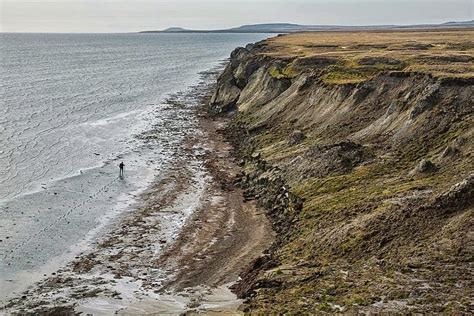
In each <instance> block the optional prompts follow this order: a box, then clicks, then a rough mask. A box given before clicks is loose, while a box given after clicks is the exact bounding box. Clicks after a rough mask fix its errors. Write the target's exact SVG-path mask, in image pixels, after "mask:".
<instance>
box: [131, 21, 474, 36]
mask: <svg viewBox="0 0 474 316" xmlns="http://www.w3.org/2000/svg"><path fill="white" fill-rule="evenodd" d="M464 27H474V20H470V21H459V22H446V23H442V24H416V25H365V26H350V25H300V24H292V23H268V24H250V25H242V26H239V27H236V28H230V29H223V30H188V29H184V28H181V27H171V28H168V29H166V30H163V31H142V32H140V33H294V32H310V31H351V30H384V29H420V28H427V29H428V28H429V29H433V28H464Z"/></svg>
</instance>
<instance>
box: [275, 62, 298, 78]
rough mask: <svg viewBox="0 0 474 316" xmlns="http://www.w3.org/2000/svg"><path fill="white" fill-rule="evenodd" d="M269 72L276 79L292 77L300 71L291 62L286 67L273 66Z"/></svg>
mask: <svg viewBox="0 0 474 316" xmlns="http://www.w3.org/2000/svg"><path fill="white" fill-rule="evenodd" d="M268 73H269V74H270V76H271V77H272V78H275V79H292V78H294V77H296V76H297V75H298V72H297V71H296V70H295V69H294V68H293V67H292V66H291V64H290V65H287V66H285V67H284V68H281V67H278V66H271V67H270V69H269V70H268Z"/></svg>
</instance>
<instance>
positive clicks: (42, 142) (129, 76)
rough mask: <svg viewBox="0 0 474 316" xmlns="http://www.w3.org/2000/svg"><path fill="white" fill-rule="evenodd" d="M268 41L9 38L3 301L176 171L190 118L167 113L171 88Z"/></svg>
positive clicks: (1, 180) (0, 225) (0, 254)
mask: <svg viewBox="0 0 474 316" xmlns="http://www.w3.org/2000/svg"><path fill="white" fill-rule="evenodd" d="M266 37H268V36H267V35H265V34H113V35H112V34H107V35H105V34H96V35H92V34H88V35H86V34H76V35H70V34H0V166H1V167H0V240H1V241H0V301H1V300H2V299H4V298H5V297H7V296H9V295H11V294H13V292H14V291H18V290H19V289H20V288H21V287H22V286H24V285H25V284H24V283H25V281H24V280H25V278H24V275H29V274H31V275H37V276H38V277H39V276H40V275H41V274H42V273H43V272H45V273H46V272H50V271H46V270H44V267H45V266H48V264H49V265H51V263H52V262H55V263H57V264H61V263H62V262H63V261H64V260H66V257H67V256H65V254H68V253H69V254H71V255H73V249H77V245H79V244H81V242H82V243H84V240H86V239H87V240H89V241H91V240H93V236H94V234H95V233H96V231H97V230H98V229H99V228H101V227H103V226H106V224H107V223H108V221H110V220H111V219H112V218H114V217H115V216H116V215H117V214H120V212H123V211H125V210H128V209H130V208H131V207H133V203H136V202H137V201H135V197H136V196H137V195H138V194H139V193H140V192H142V191H143V190H144V189H145V188H146V187H147V186H148V185H149V184H150V183H151V182H152V181H153V179H154V178H155V177H157V176H159V175H160V173H163V172H166V168H167V166H168V164H169V163H170V162H171V161H172V159H173V153H174V152H175V150H176V147H177V146H179V145H180V140H181V138H182V136H183V135H182V133H180V128H181V127H183V126H185V125H186V124H188V123H189V122H187V119H184V118H180V116H179V115H180V114H179V112H173V111H165V110H164V107H163V99H164V98H165V97H166V96H167V95H168V94H170V93H174V92H177V91H182V90H184V89H186V87H188V86H190V85H191V84H193V83H195V82H196V81H197V80H198V73H199V72H200V71H204V70H207V69H210V68H212V67H214V66H216V65H217V64H218V63H219V61H220V60H222V59H224V58H226V57H227V56H228V55H229V53H230V52H231V50H232V49H233V48H235V47H236V46H242V45H245V44H246V43H249V42H255V41H258V40H261V39H263V38H266ZM151 129H153V130H154V131H155V132H157V133H158V134H159V135H160V137H158V138H156V137H154V138H152V139H149V138H146V137H143V136H144V135H145V136H146V135H147V133H146V132H147V131H148V130H151ZM137 135H142V137H137ZM120 161H124V162H125V165H126V166H125V177H124V178H119V177H118V167H117V165H118V163H119V162H120ZM33 279H34V278H33V277H32V278H31V281H33Z"/></svg>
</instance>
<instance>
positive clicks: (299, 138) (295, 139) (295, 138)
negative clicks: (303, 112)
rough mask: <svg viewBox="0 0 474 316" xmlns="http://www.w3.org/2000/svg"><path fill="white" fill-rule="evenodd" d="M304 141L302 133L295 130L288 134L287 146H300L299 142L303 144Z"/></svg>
mask: <svg viewBox="0 0 474 316" xmlns="http://www.w3.org/2000/svg"><path fill="white" fill-rule="evenodd" d="M304 139H305V135H304V133H303V132H302V131H300V130H296V131H293V133H291V134H290V137H289V139H288V144H289V145H290V146H294V145H298V144H301V142H303V140H304Z"/></svg>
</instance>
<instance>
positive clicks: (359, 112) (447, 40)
mask: <svg viewBox="0 0 474 316" xmlns="http://www.w3.org/2000/svg"><path fill="white" fill-rule="evenodd" d="M401 33H402V35H403V36H402V35H400V34H399V33H396V32H395V33H394V32H386V33H385V34H380V33H377V34H376V38H377V43H375V44H377V45H378V46H377V47H375V46H374V47H372V46H373V45H372V46H371V45H366V46H361V45H359V46H358V47H351V45H353V42H354V41H355V40H356V39H357V37H361V36H362V37H364V38H370V33H368V34H360V33H345V35H337V36H336V40H335V39H333V38H331V37H327V38H331V40H330V41H329V40H326V41H325V40H324V36H322V35H321V34H314V35H311V34H304V35H301V34H300V35H298V34H295V35H288V36H282V37H276V38H273V39H270V40H267V41H264V42H261V43H257V44H256V45H249V46H247V47H246V48H238V49H236V50H235V51H234V52H233V53H232V55H231V59H230V62H229V64H228V65H227V68H226V69H225V71H224V72H223V73H222V74H221V76H220V78H219V79H218V82H217V86H216V90H215V93H214V96H213V98H212V100H211V102H210V106H209V110H210V112H212V113H214V114H216V115H226V116H229V115H230V116H232V123H231V124H230V125H229V127H228V135H230V136H229V137H230V138H231V139H232V140H233V142H234V144H235V155H236V156H238V157H239V158H240V159H241V161H240V164H241V165H242V167H243V170H244V171H243V172H242V174H240V175H238V176H237V182H238V183H239V185H240V186H241V187H242V188H244V190H245V191H244V197H245V198H246V199H248V200H253V199H255V200H257V201H258V203H259V205H260V206H262V207H263V208H264V209H265V210H266V214H267V217H268V218H269V219H270V220H271V222H272V224H273V228H274V230H275V231H276V232H277V240H276V241H275V243H274V244H273V246H272V247H271V248H270V249H269V254H268V255H266V256H263V257H261V258H259V259H257V260H256V261H254V262H253V263H252V264H251V265H250V266H249V267H248V268H247V270H246V272H244V273H243V274H242V275H241V278H242V280H241V281H240V282H239V283H238V284H237V285H236V286H234V290H235V291H236V293H238V295H239V296H240V297H241V298H244V299H246V301H245V304H244V307H243V308H244V310H245V311H253V312H258V311H260V312H270V311H273V312H315V311H318V310H319V311H327V312H337V311H344V312H350V311H355V312H379V311H383V312H456V313H457V312H463V313H470V312H473V311H474V310H473V305H472V298H473V292H472V288H473V284H472V280H473V268H472V260H473V238H472V237H473V235H472V227H473V210H474V170H473V165H474V159H473V139H474V138H473V136H474V122H473V111H474V104H473V100H472V96H473V95H474V86H473V83H474V79H473V76H472V72H471V70H472V69H473V68H472V67H473V64H472V63H473V62H472V61H473V53H472V52H473V44H472V42H469V41H468V40H466V39H465V38H464V34H461V33H457V35H456V33H455V32H454V33H452V34H450V36H447V35H446V34H445V33H438V32H425V33H424V34H421V35H420V34H417V35H414V34H412V36H411V37H410V35H409V34H408V35H404V34H406V32H401ZM312 36H314V38H312ZM400 38H402V39H400ZM403 38H413V39H414V40H413V41H411V42H406V43H403ZM337 39H339V40H337ZM394 39H397V40H394ZM384 41H385V44H384ZM440 41H443V43H444V47H445V48H446V49H445V50H442V49H441V48H440V50H439V51H437V52H434V51H433V50H435V49H438V48H439V46H437V45H439V43H440ZM375 44H374V45H375ZM405 44H406V45H405ZM408 44H410V45H409V47H408V46H407V45H408ZM403 45H405V46H403ZM436 47H438V48H436ZM348 49H349V50H350V49H352V50H353V52H352V54H349V53H347V50H348ZM374 52H375V53H374ZM428 55H429V56H428ZM435 55H437V56H438V57H436V56H435ZM351 56H352V57H351ZM354 56H357V57H354ZM421 56H425V59H423V61H420V57H421ZM443 56H444V57H443ZM435 57H436V58H435ZM441 57H443V58H441ZM417 58H418V59H417ZM426 58H428V59H430V61H427V60H428V59H426ZM433 58H434V59H433ZM457 62H459V63H464V65H465V67H464V68H462V67H461V68H462V69H464V71H460V70H459V69H461V68H459V67H458V66H457V64H456V63H457ZM426 65H429V67H428V66H426ZM443 65H445V66H443ZM440 69H443V71H438V70H440ZM435 70H437V71H435Z"/></svg>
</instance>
